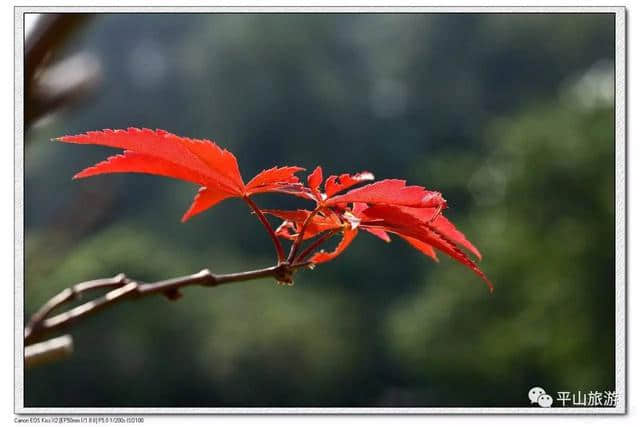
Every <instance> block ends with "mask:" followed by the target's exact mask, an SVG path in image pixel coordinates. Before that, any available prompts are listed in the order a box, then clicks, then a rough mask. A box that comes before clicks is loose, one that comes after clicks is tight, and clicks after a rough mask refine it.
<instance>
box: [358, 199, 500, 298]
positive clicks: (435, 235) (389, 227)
mask: <svg viewBox="0 0 640 427" xmlns="http://www.w3.org/2000/svg"><path fill="white" fill-rule="evenodd" d="M364 214H365V215H367V216H369V217H375V218H382V219H383V220H384V221H383V222H382V223H378V224H377V225H378V226H381V227H383V228H384V229H385V230H386V231H391V232H394V233H396V234H399V235H403V236H406V237H410V238H414V239H417V240H419V241H421V242H423V243H426V244H428V245H430V246H433V247H435V248H436V249H438V250H440V251H442V252H444V253H446V254H447V255H449V256H450V257H451V258H453V259H455V260H456V261H458V262H460V263H461V264H463V265H465V266H467V267H468V268H469V269H471V270H472V271H473V272H474V273H476V274H477V275H478V276H479V277H481V278H482V280H484V281H485V283H486V284H487V285H488V286H489V289H490V290H491V291H493V285H492V284H491V282H490V281H489V279H488V278H487V276H486V275H485V274H484V273H483V272H482V270H480V268H479V267H478V266H477V265H476V263H475V262H473V261H472V260H471V259H470V258H469V257H468V256H467V255H466V254H465V253H464V252H462V251H461V250H460V249H459V248H458V247H457V246H456V244H455V242H453V241H452V240H450V239H449V238H448V237H447V236H445V235H444V234H442V233H440V232H439V231H438V230H437V229H436V228H434V227H432V226H431V225H429V224H428V223H424V222H421V221H419V220H418V219H417V218H416V217H414V216H412V215H410V214H408V213H406V212H403V210H402V209H401V208H399V207H396V206H371V207H369V208H367V209H366V210H365V211H364Z"/></svg>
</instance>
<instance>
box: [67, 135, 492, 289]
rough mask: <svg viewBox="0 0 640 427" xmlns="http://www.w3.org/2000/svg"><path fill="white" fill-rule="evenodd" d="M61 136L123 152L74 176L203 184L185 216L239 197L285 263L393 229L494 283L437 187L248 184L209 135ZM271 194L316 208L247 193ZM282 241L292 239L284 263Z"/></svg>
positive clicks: (285, 174)
mask: <svg viewBox="0 0 640 427" xmlns="http://www.w3.org/2000/svg"><path fill="white" fill-rule="evenodd" d="M56 140H57V141H61V142H68V143H74V144H96V145H103V146H107V147H113V148H120V149H123V150H124V152H123V153H122V154H118V155H115V156H112V157H109V158H108V159H106V160H105V161H103V162H100V163H98V164H96V165H94V166H91V167H89V168H87V169H85V170H83V171H81V172H80V173H78V174H76V175H75V176H74V178H86V177H89V176H94V175H100V174H108V173H131V172H133V173H146V174H152V175H162V176H166V177H170V178H176V179H180V180H184V181H188V182H192V183H195V184H198V185H200V189H199V191H198V193H197V195H196V197H195V199H194V201H193V203H192V204H191V207H189V209H188V210H187V212H186V213H185V214H184V216H183V217H182V221H186V220H187V219H189V218H190V217H192V216H194V215H196V214H199V213H201V212H203V211H204V210H206V209H209V208H211V207H213V206H214V205H216V204H217V203H219V202H221V201H222V200H225V199H228V198H231V197H238V198H242V199H243V200H245V201H246V202H247V203H248V204H249V205H250V206H251V208H252V209H253V211H254V212H255V213H256V215H258V216H259V218H260V220H261V222H262V223H263V225H264V226H265V227H266V228H267V231H269V233H270V235H271V237H272V239H273V240H274V244H276V249H277V251H278V260H279V261H280V262H285V261H286V262H289V263H293V264H301V263H311V264H313V265H315V264H320V263H323V262H327V261H330V260H332V259H334V258H335V257H337V256H338V255H340V254H341V253H342V252H343V251H344V250H345V249H346V248H347V247H348V246H349V244H350V243H351V242H352V241H353V239H354V238H355V237H356V235H357V234H358V232H359V231H360V230H363V231H366V232H368V233H371V234H373V235H374V236H376V237H378V238H380V239H382V240H384V241H385V242H389V241H390V240H391V237H390V235H391V234H393V235H396V236H398V237H400V238H401V239H403V240H405V241H406V242H407V243H409V244H410V245H411V246H413V247H414V248H416V249H417V250H419V251H420V252H422V253H423V254H425V255H427V256H428V257H430V258H432V259H434V260H436V261H437V256H436V249H437V250H439V251H441V252H444V253H445V254H447V255H449V256H450V257H451V258H453V259H455V260H456V261H458V262H460V263H461V264H463V265H465V266H466V267H468V268H469V269H471V270H472V271H473V272H474V273H476V274H477V275H478V276H480V277H481V278H482V279H483V280H484V281H485V282H486V283H487V285H488V286H489V289H491V290H493V286H492V285H491V282H490V281H489V280H488V279H487V277H486V276H485V275H484V273H483V272H482V271H481V270H480V269H479V268H478V266H477V265H476V263H475V262H474V261H473V260H472V259H471V258H470V257H469V256H468V255H467V253H465V252H464V251H463V250H462V249H464V250H467V251H468V252H470V253H471V254H473V255H474V256H476V257H477V258H478V259H480V258H481V255H480V252H479V251H478V250H477V249H476V248H475V247H474V246H473V245H472V244H471V243H470V242H469V241H468V240H467V239H466V237H465V236H464V234H462V233H461V232H460V231H459V230H457V229H456V227H455V226H454V225H453V224H452V223H451V222H450V221H449V220H447V219H446V218H445V217H444V215H443V214H442V211H443V210H444V209H446V207H447V204H446V201H445V199H444V198H443V197H442V195H441V194H440V193H439V192H437V191H430V190H427V189H425V188H424V187H420V186H415V185H407V184H406V181H404V180H399V179H385V180H381V181H376V182H373V183H369V184H367V185H364V186H359V187H356V186H358V185H361V184H362V183H365V182H368V181H373V180H374V176H373V174H371V173H369V172H361V173H358V174H355V175H350V174H342V175H340V176H336V175H331V176H329V177H328V178H327V179H326V180H325V181H324V185H322V184H323V173H322V168H320V167H317V168H316V169H315V170H314V171H313V172H312V173H311V174H310V175H309V176H308V177H307V183H306V185H304V184H303V183H302V182H300V180H299V178H298V177H297V176H296V173H298V172H300V171H302V170H304V169H303V168H300V167H295V166H293V167H289V166H285V167H274V168H271V169H267V170H264V171H262V172H260V173H259V174H257V175H256V176H254V177H253V178H252V179H251V180H249V181H248V182H247V183H246V184H245V182H244V180H243V179H242V175H241V174H240V170H239V168H238V162H237V160H236V158H235V156H234V155H233V154H232V153H230V152H229V151H227V150H224V149H221V148H220V147H218V145H216V144H215V143H214V142H212V141H209V140H205V139H191V138H185V137H180V136H177V135H174V134H172V133H169V132H166V131H163V130H155V131H154V130H150V129H137V128H129V129H127V130H103V131H94V132H87V133H84V134H80V135H72V136H63V137H60V138H56ZM354 187H356V188H354ZM270 192H277V193H286V194H291V195H293V196H296V197H300V198H303V199H307V200H310V201H312V202H313V203H314V205H315V206H314V208H313V209H310V210H304V209H298V210H292V211H287V210H275V209H264V210H261V209H260V208H258V207H257V206H256V205H255V203H254V202H253V201H252V200H251V198H250V197H251V196H253V195H254V194H260V193H270ZM263 213H265V214H269V215H272V216H274V217H277V218H279V219H281V220H283V222H282V224H281V225H280V226H279V227H278V228H277V229H276V230H275V231H274V230H273V229H272V228H271V226H270V224H269V223H268V221H267V220H266V219H265V218H264V215H263ZM336 234H341V235H342V239H341V241H340V243H339V244H338V245H337V247H336V248H335V249H334V250H333V251H331V252H325V251H323V250H318V248H319V247H320V246H321V245H322V243H324V242H325V241H327V240H329V238H330V237H332V236H334V235H336ZM279 238H284V239H288V240H291V241H292V242H293V243H292V245H291V251H290V252H289V256H288V257H287V258H286V260H285V259H284V255H283V253H282V247H281V244H280V242H279V240H278V239H279ZM311 239H313V240H312V241H311V243H310V244H309V245H308V246H307V248H306V249H304V250H302V251H300V252H299V249H300V246H301V244H302V243H303V241H307V240H311ZM461 248H462V249H461ZM298 252H299V253H298Z"/></svg>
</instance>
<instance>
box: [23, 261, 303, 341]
mask: <svg viewBox="0 0 640 427" xmlns="http://www.w3.org/2000/svg"><path fill="white" fill-rule="evenodd" d="M309 265H310V264H309V263H297V264H295V265H289V264H286V263H284V264H278V265H275V266H273V267H267V268H262V269H259V270H252V271H244V272H241V273H231V274H212V273H211V272H210V271H209V270H207V269H204V270H202V271H200V272H198V273H195V274H191V275H188V276H181V277H176V278H173V279H167V280H162V281H158V282H154V283H140V282H138V281H135V280H133V279H130V278H128V277H126V276H125V275H124V274H118V275H116V276H114V277H111V278H107V279H97V280H92V281H89V282H83V283H80V284H77V285H74V286H72V287H70V288H67V289H65V290H63V291H62V292H60V293H59V294H57V295H56V296H54V297H53V298H51V299H50V300H49V301H47V302H46V303H45V304H44V305H43V306H42V308H41V309H39V310H38V311H37V312H36V313H35V314H34V315H33V317H32V318H31V320H30V322H29V324H28V326H27V327H26V328H25V335H24V342H25V344H31V343H33V342H36V341H37V340H38V339H40V338H42V336H43V335H45V334H49V333H51V332H55V331H59V330H61V329H63V328H66V327H68V326H70V325H71V324H73V323H75V322H77V321H78V320H80V319H83V318H85V317H88V316H90V315H92V314H95V313H97V312H99V311H100V310H102V309H104V308H107V307H109V306H111V305H114V304H116V303H119V302H121V301H124V300H127V299H133V298H142V297H146V296H149V295H154V294H164V295H165V296H167V297H169V298H170V299H177V298H179V297H180V289H181V288H183V287H186V286H190V285H201V286H208V287H212V286H218V285H222V284H225V283H234V282H245V281H248V280H254V279H259V278H264V277H273V278H274V279H276V280H277V281H278V282H282V283H292V277H293V274H294V273H295V271H296V270H298V269H300V268H305V267H308V266H309ZM104 288H107V289H111V290H110V291H109V292H107V293H106V294H104V295H102V296H100V297H98V298H95V299H93V300H91V301H89V302H86V303H84V304H81V305H79V306H77V307H74V308H72V309H69V310H68V311H65V312H63V313H61V314H58V315H55V316H50V317H49V314H51V312H52V311H53V310H55V309H56V308H59V307H60V306H62V305H63V304H65V303H68V302H71V301H73V300H76V299H78V298H79V296H80V294H81V293H82V292H83V291H87V290H96V289H104Z"/></svg>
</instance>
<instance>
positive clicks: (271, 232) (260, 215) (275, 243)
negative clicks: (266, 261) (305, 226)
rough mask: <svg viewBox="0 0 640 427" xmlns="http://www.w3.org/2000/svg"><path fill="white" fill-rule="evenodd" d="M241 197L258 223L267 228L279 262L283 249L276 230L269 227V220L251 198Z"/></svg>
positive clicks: (282, 258) (281, 259)
mask: <svg viewBox="0 0 640 427" xmlns="http://www.w3.org/2000/svg"><path fill="white" fill-rule="evenodd" d="M243 199H244V201H245V202H247V204H248V205H249V206H250V207H251V209H252V210H253V212H254V213H255V214H256V216H257V217H258V220H260V223H261V224H262V225H263V226H264V228H265V230H267V233H268V234H269V237H270V238H271V241H273V246H274V247H275V249H276V253H277V254H278V263H281V262H282V261H284V249H282V243H280V240H279V239H278V236H276V232H275V231H274V230H273V227H271V224H269V221H268V220H267V218H266V217H265V216H264V214H263V213H262V210H260V208H259V207H258V206H257V205H256V204H255V203H254V202H253V200H251V198H250V197H249V196H244V197H243Z"/></svg>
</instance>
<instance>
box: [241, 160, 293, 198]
mask: <svg viewBox="0 0 640 427" xmlns="http://www.w3.org/2000/svg"><path fill="white" fill-rule="evenodd" d="M303 170H304V168H300V167H297V166H285V167H280V168H278V167H273V168H271V169H267V170H263V171H262V172H260V173H259V174H257V175H256V176H254V177H253V179H251V181H249V182H248V183H247V185H246V186H245V194H246V195H251V194H256V193H263V192H267V191H273V190H274V189H279V188H282V187H287V186H288V185H290V184H296V183H298V182H299V179H298V177H297V176H296V175H295V174H296V173H298V172H300V171H303Z"/></svg>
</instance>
